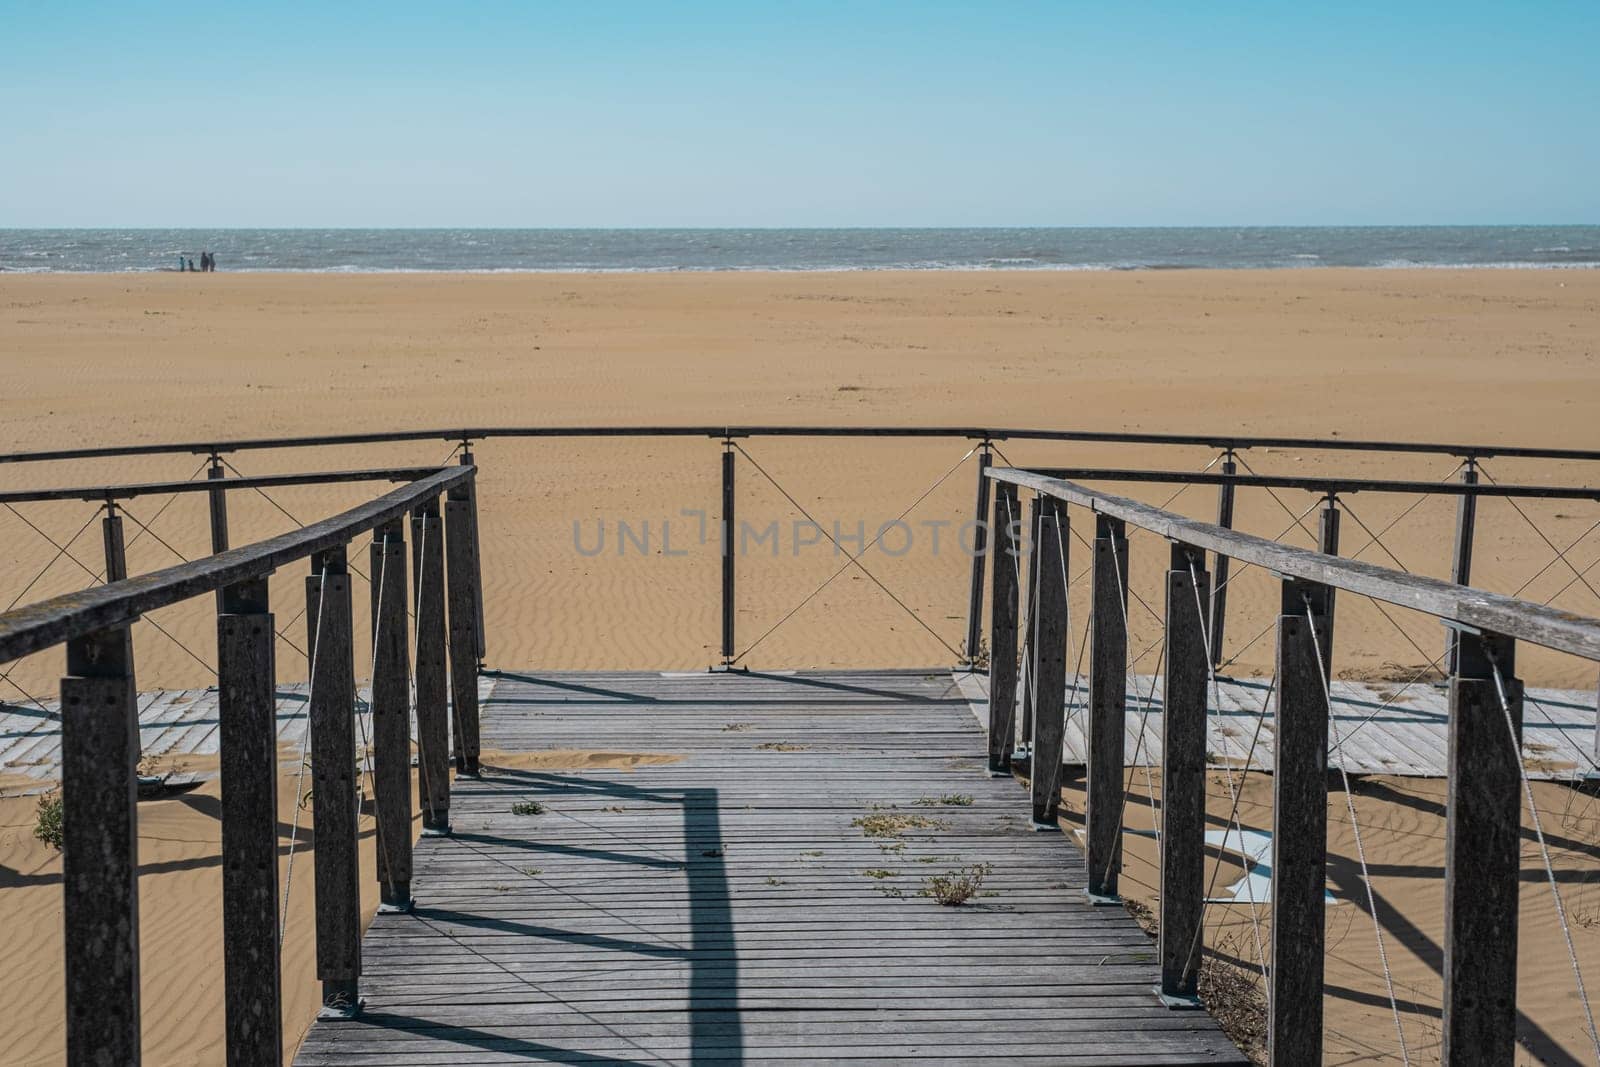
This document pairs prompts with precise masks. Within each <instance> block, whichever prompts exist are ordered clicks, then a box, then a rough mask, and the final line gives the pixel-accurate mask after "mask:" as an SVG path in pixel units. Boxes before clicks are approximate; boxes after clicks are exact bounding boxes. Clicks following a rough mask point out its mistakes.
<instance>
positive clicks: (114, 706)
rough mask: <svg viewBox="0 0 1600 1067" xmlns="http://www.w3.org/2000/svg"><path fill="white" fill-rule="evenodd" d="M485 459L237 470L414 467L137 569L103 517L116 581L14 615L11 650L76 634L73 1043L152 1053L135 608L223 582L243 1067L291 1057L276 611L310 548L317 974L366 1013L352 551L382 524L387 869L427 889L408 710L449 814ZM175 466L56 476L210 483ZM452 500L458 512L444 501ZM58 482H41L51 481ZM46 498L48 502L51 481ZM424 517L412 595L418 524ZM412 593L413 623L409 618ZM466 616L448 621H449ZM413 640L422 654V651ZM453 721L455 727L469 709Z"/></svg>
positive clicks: (473, 654) (430, 815)
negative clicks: (263, 530)
mask: <svg viewBox="0 0 1600 1067" xmlns="http://www.w3.org/2000/svg"><path fill="white" fill-rule="evenodd" d="M475 474H476V468H475V467H472V466H470V465H469V466H460V467H449V468H444V469H430V470H410V471H405V470H396V471H384V472H370V471H369V472H359V473H356V474H351V473H350V472H345V473H343V474H337V475H334V474H329V475H303V476H292V477H290V478H288V479H281V478H280V479H276V480H274V479H232V480H226V481H224V482H222V483H220V485H221V487H222V488H224V489H227V488H233V489H238V488H245V487H253V486H260V485H264V484H309V483H312V482H318V483H321V482H327V481H351V480H374V479H399V480H404V481H405V482H406V484H404V485H402V486H401V487H399V488H396V489H394V490H392V491H390V492H388V493H385V494H384V495H383V496H380V497H378V498H377V499H375V500H372V501H369V502H367V503H365V504H361V505H359V506H357V507H354V508H351V509H349V510H347V511H345V512H342V513H341V514H338V515H335V516H333V517H331V518H327V519H324V520H321V521H319V522H315V523H312V524H310V525H307V526H305V527H304V528H302V529H299V530H295V531H292V532H290V533H286V534H283V535H281V536H278V537H273V538H270V539H267V540H264V541H259V542H256V543H253V544H249V545H244V546H241V547H239V548H234V549H227V550H224V551H222V552H219V553H217V554H215V555H212V556H209V557H206V558H204V559H200V560H196V561H194V562H191V563H185V564H182V565H179V566H175V567H169V568H167V569H165V570H160V571H155V572H152V573H149V574H141V575H137V576H133V577H127V576H126V564H125V561H123V562H121V564H120V566H119V564H118V557H120V555H121V551H122V543H123V539H122V518H121V516H119V515H116V514H115V513H114V511H113V513H111V514H108V515H107V517H106V518H105V519H104V520H103V521H104V524H105V540H106V544H107V546H108V552H109V553H110V557H109V559H108V568H107V569H108V577H109V578H110V580H109V582H108V584H105V585H102V586H98V587H94V588H91V589H89V590H86V591H83V592H78V593H70V594H67V595H64V596H58V597H54V598H51V599H48V600H44V601H41V602H39V603H36V604H31V605H28V606H26V607H22V608H18V609H16V610H13V611H10V612H7V613H5V614H3V615H0V663H6V662H10V661H12V660H15V659H17V658H18V657H21V656H25V655H28V654H30V653H33V652H38V651H41V650H43V649H47V648H51V647H53V646H55V645H60V644H65V646H66V659H67V673H66V677H64V678H63V679H62V681H61V733H62V742H61V795H62V806H63V807H62V821H63V831H64V832H63V837H64V840H65V841H66V847H65V849H64V860H63V878H62V884H63V902H64V913H65V914H64V919H65V922H64V927H65V931H66V940H65V974H66V1020H67V1023H66V1035H67V1059H68V1062H70V1063H136V1062H138V1061H139V1049H140V1020H139V903H138V867H139V864H138V850H137V841H138V815H137V809H136V800H137V786H138V781H137V772H136V764H137V763H138V762H139V718H138V708H137V704H136V695H137V694H136V692H135V685H134V660H135V657H134V648H133V640H132V636H131V632H130V629H129V628H130V626H131V624H132V623H133V622H134V621H135V620H137V619H138V618H139V617H140V616H141V615H143V614H144V613H146V612H149V611H153V610H156V609H158V608H161V607H163V606H166V605H170V604H175V603H178V602H180V601H185V600H189V599H191V598H194V597H198V596H203V595H205V594H208V593H212V592H216V593H217V594H218V615H217V651H218V658H217V682H218V686H217V688H218V694H217V699H218V704H219V714H218V718H219V720H220V724H221V726H220V744H221V757H220V774H221V780H222V812H221V822H222V872H223V873H222V911H223V939H224V975H223V978H224V985H225V1001H226V1018H225V1028H226V1035H227V1038H226V1044H227V1050H228V1059H229V1062H231V1063H262V1064H269V1063H270V1064H277V1063H280V1062H282V1058H283V1052H282V1033H281V1021H280V1007H279V1005H280V999H279V998H280V956H279V953H280V948H281V933H280V920H279V895H280V887H279V870H278V805H277V778H278V753H277V745H276V699H275V681H276V662H275V655H274V646H273V642H274V629H275V627H274V620H273V616H272V614H271V612H270V610H269V609H268V598H267V591H268V578H269V576H270V575H271V574H273V573H274V572H275V571H277V570H278V569H279V568H281V567H283V566H285V565H287V564H290V563H293V562H295V561H298V560H303V559H309V560H310V561H311V568H310V575H309V576H308V577H307V578H306V586H305V589H306V606H307V610H306V637H307V645H306V647H307V649H308V650H309V664H308V667H309V672H310V673H309V678H310V682H309V691H308V696H307V703H308V711H307V716H308V720H309V723H308V729H309V733H310V746H311V766H312V776H313V791H314V795H315V796H316V798H317V803H316V804H315V806H314V809H313V819H314V824H313V825H314V834H315V840H316V853H317V862H316V887H315V892H316V924H317V936H316V943H317V971H318V975H319V977H320V978H321V980H322V982H323V994H324V1003H325V1004H326V1005H327V1006H328V1007H330V1008H335V1009H338V1008H343V1009H354V1007H355V1006H356V1004H357V980H358V976H359V973H360V967H359V959H360V951H359V942H360V937H361V914H360V910H361V901H360V887H359V884H358V878H357V871H358V869H359V867H358V853H357V825H356V824H357V814H358V807H357V776H358V773H359V772H358V771H357V767H358V762H357V760H358V756H357V745H356V736H355V735H356V731H357V729H358V727H359V728H361V729H362V730H363V731H364V729H365V721H364V720H363V719H362V718H361V717H360V716H359V715H357V714H355V709H356V684H355V669H354V658H353V657H354V649H355V639H356V635H355V634H354V633H353V626H352V608H351V589H350V576H349V570H350V567H349V558H348V554H349V553H348V548H349V545H350V543H351V541H352V540H353V539H354V538H355V537H357V536H358V535H360V534H364V533H367V532H369V531H370V532H371V533H372V535H373V541H372V546H371V549H370V553H371V567H372V582H371V585H372V629H373V634H372V648H373V665H372V675H373V676H372V697H371V701H370V721H371V727H372V737H371V739H370V742H369V743H368V744H365V745H363V748H364V749H365V752H364V753H363V757H362V758H366V755H367V754H368V753H370V760H371V762H370V774H371V777H372V792H373V801H374V807H375V813H376V822H377V839H378V848H377V854H378V880H379V884H380V890H381V897H382V901H383V905H384V906H385V907H389V908H400V909H404V908H407V907H409V906H410V899H411V894H410V881H411V812H412V797H411V782H410V778H411V711H412V707H413V698H412V689H413V685H414V686H415V694H416V696H415V712H416V718H417V747H418V756H417V760H418V767H419V772H420V773H419V780H420V788H421V793H422V795H421V798H420V800H421V807H422V813H423V826H424V829H425V830H427V831H440V830H444V829H446V828H448V826H449V801H450V793H449V764H448V760H449V759H450V750H451V744H450V735H451V733H452V732H453V734H454V739H455V753H456V766H457V769H458V771H459V772H461V773H464V774H476V773H477V772H478V766H477V764H478V753H479V740H478V688H477V685H478V646H479V640H478V621H477V620H478V593H479V590H480V588H481V581H480V576H479V573H478V560H477V548H476V525H477V521H476V515H475V504H474V498H473V494H472V487H473V482H474V476H475ZM218 485H219V483H215V482H214V483H212V484H211V485H206V484H204V483H173V484H160V485H155V486H152V485H144V486H117V487H109V488H100V489H93V490H61V491H58V492H59V493H60V494H63V495H65V496H67V497H69V498H79V499H106V500H111V499H120V498H124V497H129V496H136V495H140V494H143V493H149V492H161V493H166V492H174V491H176V492H190V491H212V490H214V489H216V488H217V487H218ZM441 496H443V497H444V504H443V506H442V507H441V505H440V498H441ZM34 497H35V498H40V497H39V494H34ZM45 498H48V497H45ZM408 515H409V517H410V525H411V529H412V552H411V558H410V570H411V573H412V583H411V585H412V592H413V594H414V595H412V596H410V597H408V589H407V584H408V583H407V569H408V566H407V558H406V555H407V554H406V544H405V532H404V527H405V519H406V517H407V516H408ZM408 600H410V607H411V608H412V609H413V610H414V612H415V623H414V625H412V624H411V623H410V622H409V620H408ZM447 615H448V622H447ZM413 639H414V641H415V646H416V663H415V668H414V669H413V667H412V666H411V663H410V647H411V644H412V642H413ZM452 718H453V726H452V721H451V720H452Z"/></svg>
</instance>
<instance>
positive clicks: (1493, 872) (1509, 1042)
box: [1442, 634, 1522, 1064]
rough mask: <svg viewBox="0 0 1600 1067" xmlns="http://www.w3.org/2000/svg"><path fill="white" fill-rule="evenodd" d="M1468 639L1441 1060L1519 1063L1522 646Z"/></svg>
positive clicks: (1460, 682)
mask: <svg viewBox="0 0 1600 1067" xmlns="http://www.w3.org/2000/svg"><path fill="white" fill-rule="evenodd" d="M1459 638H1460V640H1459V642H1458V643H1457V645H1456V647H1455V652H1456V654H1457V655H1458V656H1459V659H1460V668H1461V675H1462V676H1458V677H1455V678H1453V679H1451V682H1450V698H1451V703H1452V704H1453V705H1454V710H1455V714H1454V715H1453V716H1451V721H1450V804H1449V816H1448V821H1447V823H1446V829H1445V881H1444V893H1445V897H1444V900H1445V903H1444V923H1445V950H1444V1025H1443V1028H1442V1030H1443V1033H1442V1036H1443V1041H1444V1045H1443V1049H1442V1062H1444V1063H1486V1064H1487V1063H1495V1064H1499V1063H1510V1062H1512V1057H1513V1054H1514V1053H1515V1051H1516V1032H1517V912H1518V893H1519V890H1520V888H1521V886H1520V872H1519V870H1518V866H1519V860H1520V853H1521V847H1522V779H1521V775H1520V774H1519V773H1518V770H1517V759H1516V755H1515V753H1516V746H1515V744H1514V743H1513V739H1514V738H1515V737H1516V735H1517V734H1519V733H1520V731H1521V728H1522V685H1521V683H1520V682H1518V681H1517V679H1516V676H1515V670H1516V664H1515V655H1516V649H1515V645H1514V643H1513V642H1511V641H1509V640H1507V639H1505V638H1501V637H1496V636H1491V635H1483V636H1479V635H1476V634H1461V635H1459ZM1486 653H1487V654H1486ZM1489 656H1493V661H1492V662H1491V661H1490V659H1489ZM1497 670H1498V671H1499V672H1500V680H1499V682H1498V683H1497V682H1496V681H1495V672H1496V671H1497ZM1502 690H1503V691H1504V695H1505V700H1504V703H1502V701H1501V693H1502Z"/></svg>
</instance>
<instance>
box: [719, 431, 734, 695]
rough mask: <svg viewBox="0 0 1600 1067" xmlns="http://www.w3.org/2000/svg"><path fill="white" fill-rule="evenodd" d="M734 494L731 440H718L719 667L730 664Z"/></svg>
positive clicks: (732, 629) (731, 663) (731, 647)
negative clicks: (719, 497) (720, 500)
mask: <svg viewBox="0 0 1600 1067" xmlns="http://www.w3.org/2000/svg"><path fill="white" fill-rule="evenodd" d="M733 523H734V495H733V440H732V439H731V438H730V439H727V440H724V441H723V442H722V521H721V522H720V523H719V524H718V528H719V529H720V530H721V531H722V536H721V538H720V539H719V541H720V543H721V546H722V666H723V667H724V668H725V669H726V668H728V667H732V666H733V654H734V649H733V639H734V593H733V580H734V525H733Z"/></svg>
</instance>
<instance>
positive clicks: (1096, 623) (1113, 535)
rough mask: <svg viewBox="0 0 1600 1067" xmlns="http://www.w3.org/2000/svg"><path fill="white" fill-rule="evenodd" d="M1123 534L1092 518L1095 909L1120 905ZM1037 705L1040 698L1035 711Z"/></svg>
mask: <svg viewBox="0 0 1600 1067" xmlns="http://www.w3.org/2000/svg"><path fill="white" fill-rule="evenodd" d="M1126 530H1127V527H1126V524H1125V523H1124V522H1123V521H1122V520H1121V519H1114V518H1111V517H1110V516H1108V515H1096V516H1095V538H1094V588H1093V590H1092V592H1091V594H1090V597H1091V607H1090V617H1089V625H1090V629H1091V638H1090V653H1089V716H1088V730H1087V731H1086V732H1087V735H1088V736H1087V747H1088V753H1087V758H1086V763H1087V769H1086V776H1087V777H1086V782H1085V790H1084V792H1085V797H1086V799H1085V812H1084V823H1085V827H1084V849H1083V855H1084V860H1085V862H1086V864H1087V866H1088V871H1089V882H1088V885H1087V886H1086V887H1085V890H1084V891H1085V892H1086V893H1087V894H1088V896H1089V899H1090V900H1092V901H1094V902H1095V903H1097V904H1106V903H1116V902H1118V901H1119V899H1120V898H1119V897H1118V896H1117V872H1118V870H1119V869H1120V868H1121V866H1122V856H1121V852H1122V792H1123V781H1122V769H1123V743H1124V737H1125V735H1126V731H1127V710H1128V537H1127V533H1126ZM1043 699H1044V697H1043V694H1042V693H1041V694H1040V700H1041V707H1043V704H1042V701H1043Z"/></svg>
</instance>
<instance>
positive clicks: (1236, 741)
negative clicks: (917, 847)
mask: <svg viewBox="0 0 1600 1067" xmlns="http://www.w3.org/2000/svg"><path fill="white" fill-rule="evenodd" d="M1072 654H1073V657H1074V658H1076V656H1077V650H1076V649H1075V648H1074V649H1073V650H1072ZM957 677H958V678H959V679H960V682H961V687H962V692H963V693H966V694H967V696H968V699H970V700H971V701H972V710H973V714H974V715H975V716H977V718H978V721H979V722H980V723H985V722H987V721H988V716H989V690H988V679H987V678H986V677H985V676H983V675H981V674H968V673H966V672H957ZM1087 684H1088V679H1087V678H1082V677H1080V678H1077V679H1073V678H1072V677H1071V676H1070V675H1069V676H1068V678H1067V701H1066V705H1067V706H1066V714H1067V734H1066V747H1065V751H1064V754H1063V756H1062V759H1063V760H1064V761H1065V762H1066V763H1067V764H1068V765H1069V766H1076V767H1081V766H1083V764H1084V762H1085V742H1084V716H1085V709H1086V707H1087V704H1088V700H1087V697H1086V692H1085V686H1086V685H1087ZM1332 689H1333V712H1334V721H1335V723H1336V724H1337V727H1338V729H1337V732H1336V733H1335V734H1330V735H1329V743H1330V745H1331V748H1330V751H1329V754H1328V766H1329V768H1330V769H1334V770H1337V769H1339V768H1341V767H1342V768H1343V769H1344V770H1346V771H1348V772H1349V773H1351V774H1389V775H1395V776H1397V777H1413V778H1443V777H1445V770H1446V764H1447V762H1448V761H1447V746H1446V742H1445V735H1446V728H1447V726H1448V724H1449V721H1450V716H1449V712H1448V710H1447V708H1446V706H1445V696H1444V692H1443V691H1442V690H1440V689H1438V688H1435V687H1434V686H1432V685H1430V684H1428V683H1426V682H1416V683H1412V684H1407V680H1406V679H1405V678H1404V677H1400V678H1397V679H1396V680H1395V681H1393V682H1353V681H1345V680H1341V679H1334V681H1333V684H1332ZM1152 693H1154V694H1156V695H1155V698H1154V700H1153V702H1151V703H1150V705H1149V706H1148V707H1146V703H1147V701H1151V694H1152ZM1270 695H1271V694H1270V689H1269V686H1268V679H1266V678H1222V679H1219V680H1218V682H1217V685H1216V686H1215V687H1214V688H1213V687H1207V691H1206V699H1207V700H1208V702H1209V705H1210V707H1209V714H1208V716H1207V721H1206V753H1207V762H1208V764H1209V765H1210V766H1213V767H1224V766H1227V767H1233V768H1235V769H1237V768H1240V767H1242V766H1244V761H1245V757H1246V755H1249V757H1250V766H1251V767H1253V768H1255V769H1257V770H1265V771H1270V770H1272V767H1273V760H1272V753H1273V745H1274V741H1275V735H1276V730H1275V727H1274V724H1273V720H1272V715H1271V710H1272V709H1271V708H1270V707H1268V706H1267V698H1268V697H1269V696H1270ZM1126 699H1127V701H1128V707H1129V708H1130V709H1131V710H1132V711H1133V712H1134V714H1131V715H1129V716H1128V721H1127V727H1128V728H1127V734H1126V737H1125V741H1124V744H1123V752H1124V754H1125V758H1126V760H1127V765H1128V766H1130V767H1132V766H1147V765H1148V766H1159V765H1160V763H1161V756H1162V745H1161V733H1162V730H1163V723H1162V716H1163V713H1164V710H1165V708H1164V703H1163V701H1162V698H1161V679H1160V678H1158V677H1153V676H1151V675H1148V674H1140V675H1135V676H1133V677H1130V678H1129V679H1128V692H1127V698H1126ZM1525 705H1526V708H1527V721H1526V723H1525V726H1524V730H1523V737H1522V755H1523V766H1524V767H1525V768H1526V769H1527V772H1528V777H1529V778H1536V779H1543V780H1555V781H1567V782H1581V781H1584V780H1586V779H1591V778H1596V777H1600V770H1597V763H1596V751H1595V749H1594V747H1593V746H1594V743H1595V694H1594V692H1593V691H1591V690H1567V689H1527V690H1525ZM1263 709H1265V711H1266V717H1265V719H1264V720H1263V718H1262V713H1263ZM36 713H37V712H36ZM1141 719H1145V720H1146V724H1145V731H1144V741H1143V743H1142V744H1141V743H1140V740H1139V723H1140V720H1141ZM1258 729H1259V731H1260V733H1259V737H1257V731H1258ZM1252 738H1257V740H1256V746H1255V749H1254V751H1253V752H1252V751H1251V748H1250V742H1251V739H1252ZM1338 742H1342V744H1341V743H1338Z"/></svg>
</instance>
